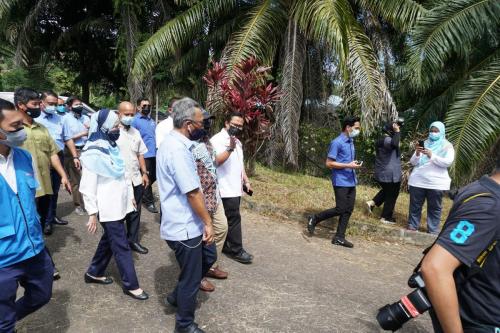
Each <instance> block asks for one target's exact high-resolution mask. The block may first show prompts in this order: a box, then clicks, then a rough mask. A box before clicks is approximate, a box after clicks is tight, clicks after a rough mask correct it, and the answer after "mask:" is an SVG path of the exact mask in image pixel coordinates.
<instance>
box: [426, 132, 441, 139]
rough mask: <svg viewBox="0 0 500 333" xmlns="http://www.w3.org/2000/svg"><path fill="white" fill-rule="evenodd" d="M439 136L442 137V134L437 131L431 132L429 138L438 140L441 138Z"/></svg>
mask: <svg viewBox="0 0 500 333" xmlns="http://www.w3.org/2000/svg"><path fill="white" fill-rule="evenodd" d="M439 138H441V134H440V133H435V132H430V133H429V140H431V141H437V140H439Z"/></svg>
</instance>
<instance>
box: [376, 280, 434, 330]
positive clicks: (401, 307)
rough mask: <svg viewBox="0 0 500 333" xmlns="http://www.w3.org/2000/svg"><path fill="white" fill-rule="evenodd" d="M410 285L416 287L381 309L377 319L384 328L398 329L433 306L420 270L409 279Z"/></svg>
mask: <svg viewBox="0 0 500 333" xmlns="http://www.w3.org/2000/svg"><path fill="white" fill-rule="evenodd" d="M408 286H409V287H410V288H416V289H415V290H414V291H412V292H411V293H409V294H408V295H406V296H403V297H402V298H401V299H400V300H399V301H397V302H395V303H392V304H387V305H385V306H383V307H381V308H380V309H379V311H378V314H377V321H378V323H379V325H380V327H382V328H383V329H384V330H386V331H397V330H399V329H400V328H401V327H402V326H403V325H404V324H405V323H406V322H407V321H409V320H410V319H412V318H416V317H418V316H419V315H421V314H423V313H424V312H426V311H427V310H429V309H430V308H431V307H432V305H431V302H430V301H429V299H428V298H427V293H426V291H425V282H424V279H423V278H422V276H421V275H420V273H419V272H417V273H414V274H413V275H412V276H411V277H410V278H409V279H408Z"/></svg>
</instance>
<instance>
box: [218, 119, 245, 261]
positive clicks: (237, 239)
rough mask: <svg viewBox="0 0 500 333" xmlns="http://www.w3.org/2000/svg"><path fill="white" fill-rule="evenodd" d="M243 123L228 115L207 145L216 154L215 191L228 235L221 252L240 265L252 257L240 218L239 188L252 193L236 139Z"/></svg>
mask: <svg viewBox="0 0 500 333" xmlns="http://www.w3.org/2000/svg"><path fill="white" fill-rule="evenodd" d="M244 123H245V122H244V119H243V115H242V114H241V113H237V112H235V113H230V114H229V115H228V116H227V118H226V122H225V124H224V128H223V129H222V130H221V131H220V132H219V133H217V134H216V135H214V136H213V137H212V138H211V139H210V142H211V143H212V145H213V147H214V149H215V152H216V154H217V155H216V162H217V176H218V181H219V190H220V195H221V197H222V203H223V205H224V212H225V214H226V218H227V223H228V233H227V237H226V241H225V243H224V247H223V249H222V252H224V253H226V254H227V255H228V256H229V257H230V258H231V259H234V260H236V261H238V262H240V263H242V264H250V263H252V260H253V255H251V254H250V253H248V252H247V251H246V250H245V249H244V248H243V236H242V230H241V215H240V203H241V196H242V194H243V191H242V190H243V186H245V187H246V189H247V192H249V191H252V185H251V184H250V180H249V179H248V177H247V175H246V172H245V165H244V163H243V147H242V145H241V142H240V140H238V138H237V137H238V136H239V135H240V134H241V132H242V130H243V126H244Z"/></svg>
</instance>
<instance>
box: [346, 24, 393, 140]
mask: <svg viewBox="0 0 500 333" xmlns="http://www.w3.org/2000/svg"><path fill="white" fill-rule="evenodd" d="M348 37H349V38H348V41H349V54H348V59H347V67H348V70H349V80H348V85H349V86H350V89H349V91H352V92H354V94H355V95H356V97H357V100H358V102H359V103H360V105H361V119H362V121H363V127H365V128H366V130H367V132H371V131H372V130H373V129H374V128H375V127H376V126H377V125H378V124H379V123H380V121H381V120H384V119H385V120H387V119H388V118H392V117H394V116H395V115H396V107H395V105H394V103H393V101H392V96H391V93H390V91H389V88H388V87H387V85H386V82H385V77H384V75H383V74H382V73H381V71H380V69H379V65H378V60H377V58H376V55H375V52H374V51H373V47H372V44H371V41H370V39H369V38H368V36H366V34H365V33H364V31H363V29H362V28H361V27H360V26H359V24H358V23H357V22H356V21H355V20H354V19H353V20H352V21H351V23H350V25H349V31H348ZM352 97H353V96H352V95H351V96H347V98H346V100H347V103H348V101H349V100H350V99H351V98H352Z"/></svg>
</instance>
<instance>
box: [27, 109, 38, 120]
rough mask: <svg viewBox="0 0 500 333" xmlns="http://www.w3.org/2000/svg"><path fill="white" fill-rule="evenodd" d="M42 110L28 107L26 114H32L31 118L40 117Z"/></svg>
mask: <svg viewBox="0 0 500 333" xmlns="http://www.w3.org/2000/svg"><path fill="white" fill-rule="evenodd" d="M41 112H42V111H41V110H40V108H27V109H26V114H27V115H28V116H30V117H31V118H38V117H40V113H41Z"/></svg>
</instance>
